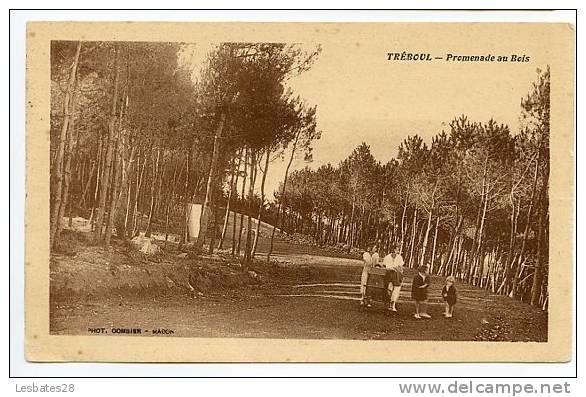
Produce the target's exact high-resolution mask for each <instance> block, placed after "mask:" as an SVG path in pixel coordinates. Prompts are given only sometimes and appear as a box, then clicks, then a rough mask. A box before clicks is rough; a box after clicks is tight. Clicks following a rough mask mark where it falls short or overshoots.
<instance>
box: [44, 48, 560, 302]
mask: <svg viewBox="0 0 586 397" xmlns="http://www.w3.org/2000/svg"><path fill="white" fill-rule="evenodd" d="M194 51H198V48H197V46H195V47H194V46H191V45H187V44H180V43H146V42H144V43H143V42H65V41H54V42H52V45H51V153H50V154H51V201H50V204H51V207H50V208H51V212H50V216H51V219H50V221H51V222H50V241H51V247H52V249H54V250H59V249H60V242H61V240H62V239H61V234H62V232H63V229H64V227H65V226H66V224H67V222H72V219H73V218H74V217H78V216H79V217H83V218H85V219H88V220H89V222H90V224H91V225H92V226H91V228H92V233H93V234H92V241H91V243H92V244H97V245H103V246H104V247H105V249H107V248H108V247H109V246H111V245H112V239H113V237H114V238H116V239H117V240H121V241H127V240H129V239H131V238H133V237H135V236H137V235H139V234H140V233H144V235H145V236H146V237H150V236H151V234H152V233H154V232H155V231H156V232H160V233H163V234H165V247H166V246H167V244H177V245H178V246H179V247H184V248H187V247H188V248H189V250H192V251H193V252H202V251H204V250H206V251H208V252H213V251H214V250H216V249H223V250H229V251H230V252H231V253H232V254H233V255H238V256H241V257H242V262H243V263H244V264H247V263H250V262H251V261H253V260H255V259H256V260H263V261H264V260H266V261H270V258H271V254H272V252H271V251H272V243H273V240H274V238H275V234H276V232H277V230H282V231H284V232H286V233H288V234H294V233H299V234H303V235H306V236H310V237H311V240H312V244H314V245H316V246H336V247H339V248H340V250H344V251H346V252H348V253H352V252H354V251H355V250H356V249H365V248H366V247H367V246H371V245H377V246H378V247H379V249H380V250H381V251H383V252H388V250H389V249H390V247H391V246H397V247H399V249H400V251H401V252H402V255H403V257H404V259H405V263H406V264H407V265H408V266H409V267H416V266H418V265H420V264H428V265H429V266H430V270H431V273H434V274H441V275H455V276H456V277H457V278H458V279H460V280H462V281H466V282H468V283H470V284H473V285H476V286H479V287H481V288H486V289H489V290H491V291H493V292H494V293H498V294H502V295H508V296H511V297H514V298H517V299H520V300H523V301H526V302H529V303H531V304H533V305H536V306H540V307H543V308H546V307H547V299H548V294H547V275H548V272H549V263H548V262H549V261H548V255H549V195H548V183H549V139H550V138H549V109H550V102H549V89H550V72H549V68H548V67H546V68H544V69H543V70H538V71H537V73H536V75H535V80H534V83H533V85H532V86H530V87H527V95H526V96H524V97H522V98H519V117H520V125H521V128H520V129H519V130H511V129H510V127H509V126H507V125H503V124H500V123H499V122H498V121H496V120H488V121H484V120H482V121H477V120H470V119H469V118H468V117H466V116H465V115H462V116H459V117H456V118H454V119H453V120H452V121H451V122H449V124H448V127H447V128H446V129H445V130H444V131H437V132H435V131H434V133H436V134H435V136H434V137H433V139H432V140H431V142H425V141H424V140H423V139H422V138H421V137H420V136H418V135H411V136H408V137H406V138H405V140H404V141H403V143H402V144H401V145H400V147H399V148H398V154H397V156H396V158H394V159H388V160H385V161H382V162H381V161H377V159H375V158H374V156H373V155H372V154H371V151H370V147H369V144H374V142H368V143H363V144H362V145H360V146H358V147H357V148H355V149H354V151H353V152H352V153H349V154H348V157H347V158H346V159H345V160H343V161H341V162H340V163H339V164H327V165H322V166H320V167H309V166H308V167H306V168H303V169H297V170H293V169H292V164H293V162H294V160H295V159H299V158H303V159H305V160H307V161H308V162H310V161H311V159H312V142H314V141H315V140H317V139H319V138H320V135H321V133H322V132H321V131H320V130H319V124H318V120H317V108H316V105H319V104H310V103H307V102H306V101H305V100H304V99H303V98H301V97H300V96H299V95H298V94H297V93H295V92H294V91H292V90H291V89H290V88H289V87H290V85H289V84H288V82H289V80H290V79H291V78H294V77H295V76H297V75H299V74H302V73H304V72H307V71H308V70H309V69H311V67H312V65H313V64H314V62H316V61H317V60H319V55H320V52H321V48H320V47H319V46H317V47H315V48H313V49H307V48H302V47H300V46H296V45H289V44H273V43H224V44H220V45H218V46H216V47H215V49H214V50H213V51H211V52H210V53H209V54H208V55H207V56H206V58H205V60H204V62H203V64H202V65H201V67H200V68H199V69H198V70H197V71H195V72H194V70H192V69H191V68H190V67H189V65H188V64H189V62H182V61H181V60H185V59H189V58H190V54H191V53H192V52H194ZM490 100H491V101H494V100H495V99H490ZM414 106H416V105H415V104H414ZM487 106H489V103H487ZM365 128H368V126H365ZM324 133H329V134H335V131H328V132H324ZM389 133H392V131H389ZM276 161H284V162H285V165H286V170H285V173H284V175H280V176H279V177H280V178H281V180H282V182H281V184H280V187H279V188H278V189H277V190H276V191H274V192H273V191H267V189H266V188H265V186H266V179H267V175H268V174H269V172H270V171H269V170H270V169H271V165H273V164H274V163H275V162H276ZM191 203H200V204H202V214H201V225H202V227H201V230H200V233H199V235H198V236H197V237H196V238H195V239H194V241H190V240H191V238H190V236H189V233H188V221H189V216H190V213H189V212H190V209H191V206H190V204H191ZM228 216H232V217H233V218H236V217H238V218H240V219H239V222H236V219H234V221H233V222H230V223H229V222H228ZM254 219H260V220H262V221H264V222H267V223H268V224H270V225H272V226H271V228H272V236H271V235H269V236H267V238H269V239H270V240H271V249H270V250H269V252H268V254H266V255H263V256H262V257H261V256H260V255H259V254H258V253H257V252H256V251H257V250H256V247H257V243H258V239H259V236H260V235H261V233H260V230H259V229H260V223H259V222H255V221H254ZM229 224H231V226H232V227H233V228H234V230H232V231H231V235H233V236H238V237H237V238H234V239H231V240H230V241H229V242H228V240H227V239H225V236H226V234H227V228H228V225H229ZM237 225H239V226H238V227H239V230H236V227H237ZM255 228H256V230H255ZM171 236H178V240H177V241H174V240H173V239H171Z"/></svg>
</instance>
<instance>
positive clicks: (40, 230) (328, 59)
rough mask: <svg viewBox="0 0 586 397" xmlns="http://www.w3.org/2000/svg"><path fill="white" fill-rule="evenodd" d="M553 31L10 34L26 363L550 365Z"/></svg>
mask: <svg viewBox="0 0 586 397" xmlns="http://www.w3.org/2000/svg"><path fill="white" fill-rule="evenodd" d="M574 38H575V31H574V27H573V26H571V25H569V24H555V23H131V22H128V23H113V22H99V23H98V22H83V23H82V22H67V23H65V22H32V23H29V25H28V27H27V37H26V47H27V70H26V77H27V87H26V88H27V102H26V112H27V125H26V134H27V137H26V152H27V164H26V187H27V192H26V264H25V272H26V286H25V312H26V313H25V314H26V315H25V320H26V327H25V328H26V356H27V359H28V360H30V361H99V362H103V361H113V362H471V361H474V362H560V361H567V360H569V359H570V356H571V351H572V327H573V324H572V310H573V303H572V293H573V290H572V274H573V266H574V259H573V249H574V243H573V237H572V230H573V228H572V225H573V223H574V219H573V215H572V214H573V206H574V180H573V167H574V153H573V145H574V94H573V93H574V84H575V82H574V70H575V59H574V44H575V43H574Z"/></svg>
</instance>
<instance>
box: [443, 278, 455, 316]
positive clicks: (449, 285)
mask: <svg viewBox="0 0 586 397" xmlns="http://www.w3.org/2000/svg"><path fill="white" fill-rule="evenodd" d="M455 283H456V278H455V277H454V276H448V277H446V285H444V288H443V289H442V298H444V302H446V310H445V311H444V317H447V318H452V315H453V314H454V306H455V305H456V301H457V300H458V298H457V291H456V286H455V285H454V284H455Z"/></svg>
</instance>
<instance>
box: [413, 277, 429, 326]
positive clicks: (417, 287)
mask: <svg viewBox="0 0 586 397" xmlns="http://www.w3.org/2000/svg"><path fill="white" fill-rule="evenodd" d="M428 287H429V275H428V274H427V266H419V269H418V273H417V274H416V275H415V277H413V284H412V285H411V297H412V298H413V300H415V318H431V316H430V315H429V314H427V310H426V306H425V301H426V300H427V288H428Z"/></svg>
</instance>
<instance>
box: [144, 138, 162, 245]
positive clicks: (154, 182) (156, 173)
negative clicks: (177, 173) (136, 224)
mask: <svg viewBox="0 0 586 397" xmlns="http://www.w3.org/2000/svg"><path fill="white" fill-rule="evenodd" d="M157 146H158V147H157V159H156V160H155V168H154V169H153V178H152V180H151V204H150V205H149V217H148V222H147V228H146V232H145V237H151V228H152V224H153V212H154V209H155V188H156V186H157V180H158V178H159V160H160V158H161V142H159V144H158V145H157Z"/></svg>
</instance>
